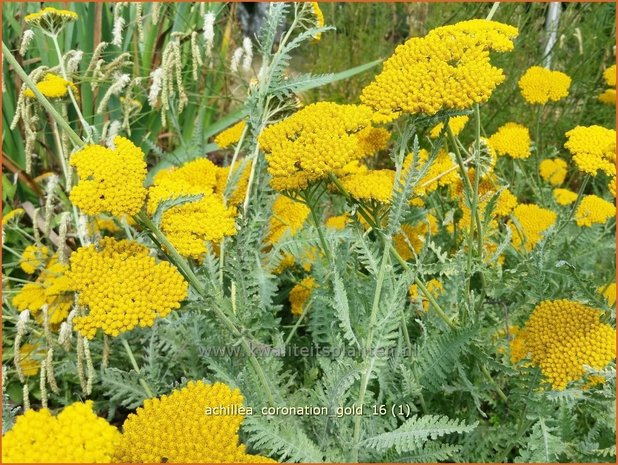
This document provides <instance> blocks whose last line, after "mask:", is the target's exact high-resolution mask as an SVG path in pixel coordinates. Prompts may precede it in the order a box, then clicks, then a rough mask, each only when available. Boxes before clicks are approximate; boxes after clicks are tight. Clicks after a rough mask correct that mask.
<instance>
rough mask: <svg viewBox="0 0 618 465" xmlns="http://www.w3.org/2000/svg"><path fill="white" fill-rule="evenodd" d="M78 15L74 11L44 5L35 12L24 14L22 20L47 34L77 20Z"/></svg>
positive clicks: (56, 31) (51, 33) (57, 31)
mask: <svg viewBox="0 0 618 465" xmlns="http://www.w3.org/2000/svg"><path fill="white" fill-rule="evenodd" d="M78 18H79V16H78V15H77V13H75V12H74V11H69V10H59V9H57V8H52V7H46V8H43V9H42V10H40V11H37V12H36V13H31V14H29V15H26V17H25V18H24V21H25V22H26V24H27V25H28V26H30V27H38V28H40V29H41V30H42V31H43V32H45V33H47V34H48V35H56V34H58V33H59V32H60V31H61V30H62V28H63V27H64V26H66V25H67V24H69V23H71V22H73V21H77V19H78Z"/></svg>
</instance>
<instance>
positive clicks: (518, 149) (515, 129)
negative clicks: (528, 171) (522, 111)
mask: <svg viewBox="0 0 618 465" xmlns="http://www.w3.org/2000/svg"><path fill="white" fill-rule="evenodd" d="M489 145H490V146H491V148H492V149H494V150H495V151H496V153H497V154H498V155H507V156H509V157H511V158H528V157H529V156H530V145H531V140H530V131H529V130H528V128H527V127H525V126H523V125H521V124H519V123H506V124H505V125H503V126H501V127H500V128H498V130H497V131H496V132H495V134H493V135H492V136H491V137H490V138H489Z"/></svg>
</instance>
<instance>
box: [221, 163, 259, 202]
mask: <svg viewBox="0 0 618 465" xmlns="http://www.w3.org/2000/svg"><path fill="white" fill-rule="evenodd" d="M239 169H242V170H243V171H242V173H240V176H237V175H236V173H237V172H238V170H239ZM250 175H251V164H250V163H247V165H246V166H245V167H244V168H240V167H234V171H233V173H232V174H231V175H230V167H229V166H225V167H217V185H216V186H215V193H216V194H220V195H224V194H225V189H226V188H227V182H228V177H229V178H230V181H231V182H233V181H235V182H236V184H235V185H234V190H233V191H231V192H230V193H229V197H228V198H227V199H226V200H227V203H228V204H230V205H234V206H239V205H240V204H242V203H243V201H244V200H245V195H246V193H247V186H248V185H249V176H250Z"/></svg>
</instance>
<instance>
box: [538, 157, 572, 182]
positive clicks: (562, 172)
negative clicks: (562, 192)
mask: <svg viewBox="0 0 618 465" xmlns="http://www.w3.org/2000/svg"><path fill="white" fill-rule="evenodd" d="M539 174H540V175H541V178H543V180H544V181H546V182H548V183H550V184H551V185H552V186H559V185H560V184H562V183H563V182H564V179H565V178H566V175H567V162H566V161H564V160H563V159H562V158H548V159H546V160H543V161H542V162H541V163H540V164H539Z"/></svg>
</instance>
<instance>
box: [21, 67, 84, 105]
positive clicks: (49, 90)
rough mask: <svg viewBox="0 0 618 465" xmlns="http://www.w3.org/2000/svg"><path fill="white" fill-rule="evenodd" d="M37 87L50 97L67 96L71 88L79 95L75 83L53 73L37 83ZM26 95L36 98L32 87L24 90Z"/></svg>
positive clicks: (74, 93)
mask: <svg viewBox="0 0 618 465" xmlns="http://www.w3.org/2000/svg"><path fill="white" fill-rule="evenodd" d="M36 88H37V89H38V90H39V92H41V93H42V94H43V95H44V96H45V97H47V98H50V99H56V98H62V97H66V96H67V95H68V93H69V88H70V89H71V90H72V91H73V95H77V87H75V84H73V83H72V82H71V81H67V80H66V79H64V78H62V77H60V76H58V75H56V74H53V73H47V74H46V75H45V76H44V77H43V79H41V80H40V81H39V82H37V83H36ZM24 96H25V97H28V98H30V99H35V98H36V96H35V95H34V92H33V91H32V89H30V88H27V89H26V90H24Z"/></svg>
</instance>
